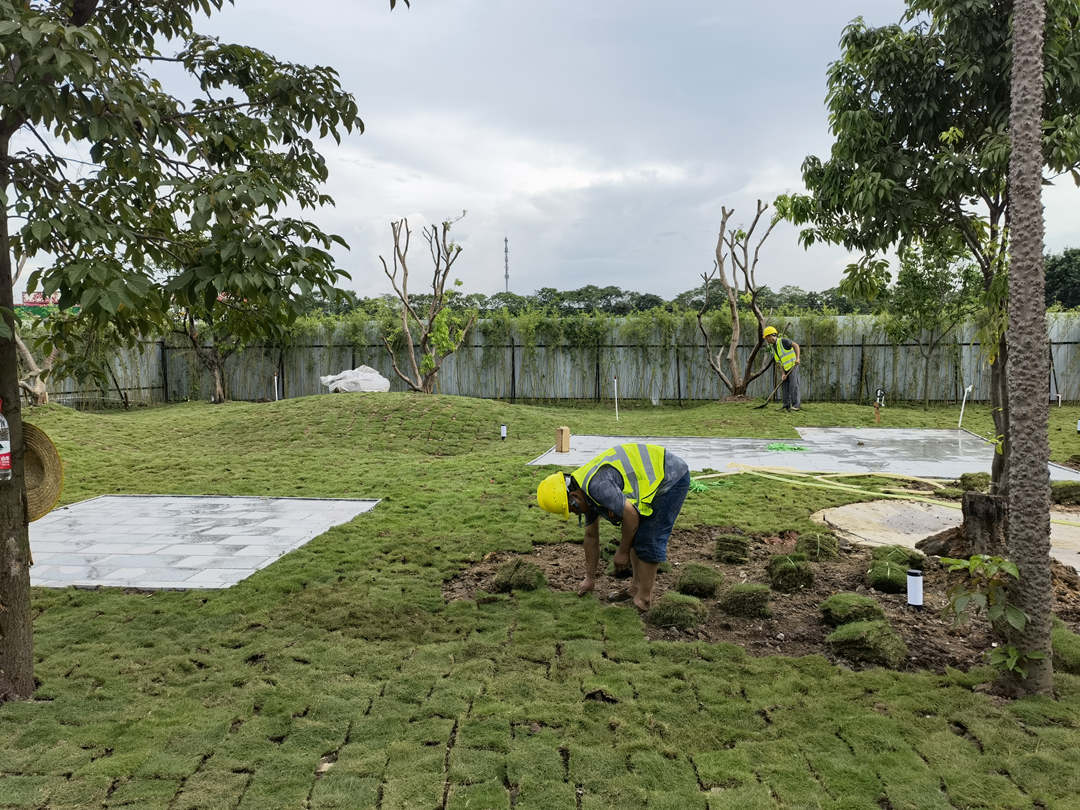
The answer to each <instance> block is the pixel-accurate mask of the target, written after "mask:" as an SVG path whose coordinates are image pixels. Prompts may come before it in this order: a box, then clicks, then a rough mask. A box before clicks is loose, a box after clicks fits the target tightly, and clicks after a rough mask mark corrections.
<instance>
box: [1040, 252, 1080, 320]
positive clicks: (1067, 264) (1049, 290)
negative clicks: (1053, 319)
mask: <svg viewBox="0 0 1080 810" xmlns="http://www.w3.org/2000/svg"><path fill="white" fill-rule="evenodd" d="M1045 262H1046V306H1047V307H1050V306H1054V305H1057V306H1061V307H1064V308H1065V309H1073V308H1075V307H1080V248H1066V249H1065V250H1063V251H1062V252H1061V253H1060V254H1058V255H1055V256H1046V257H1045Z"/></svg>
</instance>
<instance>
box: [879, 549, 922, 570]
mask: <svg viewBox="0 0 1080 810" xmlns="http://www.w3.org/2000/svg"><path fill="white" fill-rule="evenodd" d="M870 559H871V560H872V561H873V562H882V561H887V562H891V563H896V564H897V565H900V566H903V567H904V568H918V569H919V570H920V571H922V570H923V568H924V567H925V566H926V557H925V556H924V555H923V553H922V552H921V551H916V550H915V549H913V548H908V547H907V546H875V547H874V548H873V550H872V551H871V552H870Z"/></svg>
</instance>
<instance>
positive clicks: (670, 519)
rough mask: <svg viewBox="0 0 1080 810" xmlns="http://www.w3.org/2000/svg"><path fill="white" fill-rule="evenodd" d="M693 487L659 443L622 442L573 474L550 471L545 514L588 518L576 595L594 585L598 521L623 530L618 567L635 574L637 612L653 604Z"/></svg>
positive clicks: (543, 497) (631, 591)
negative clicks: (673, 532)
mask: <svg viewBox="0 0 1080 810" xmlns="http://www.w3.org/2000/svg"><path fill="white" fill-rule="evenodd" d="M689 489H690V468H689V467H688V466H687V464H686V462H685V461H683V460H682V459H681V458H679V457H678V456H677V455H675V454H674V453H671V452H668V451H667V450H665V449H664V448H663V447H661V446H660V445H657V444H637V443H629V444H620V445H617V446H615V447H612V448H611V449H609V450H605V451H604V452H603V453H601V454H600V455H598V456H597V457H596V458H594V459H593V460H592V461H590V462H588V463H587V464H585V465H584V466H582V467H579V468H578V469H576V470H574V471H573V472H572V473H570V475H566V474H564V473H561V472H557V473H552V474H551V475H549V476H548V477H547V478H545V479H544V480H543V481H541V482H540V486H539V487H538V488H537V490H536V500H537V502H538V503H539V504H540V507H541V508H542V509H544V510H545V511H547V512H551V513H552V514H555V515H559V516H561V517H562V518H563V519H564V520H565V519H567V518H569V517H570V513H571V512H573V513H575V514H577V515H582V516H584V518H585V579H584V580H582V582H581V584H580V585H579V586H578V589H577V593H578V596H584V595H585V594H587V593H589V592H590V591H591V590H593V588H594V587H596V573H597V566H598V565H599V564H600V517H601V516H603V517H604V518H605V519H607V520H609V521H610V522H611V523H614V524H615V525H620V524H621V526H622V540H621V542H620V543H619V549H618V551H616V552H615V558H614V563H615V567H616V569H619V570H626V566H627V563H629V564H630V567H631V570H632V579H631V580H630V587H629V588H628V589H627V591H628V595H629V596H630V598H632V599H633V600H634V605H635V606H636V607H637V608H638V609H639V610H647V609H648V608H649V607H651V606H652V598H653V587H654V586H655V584H656V570H657V568H658V567H659V566H660V563H662V562H664V561H665V560H666V559H667V544H668V538H670V537H671V529H672V527H673V526H674V525H675V518H677V517H678V516H679V511H680V510H681V509H682V505H683V501H684V500H685V499H686V493H687V492H688V491H689Z"/></svg>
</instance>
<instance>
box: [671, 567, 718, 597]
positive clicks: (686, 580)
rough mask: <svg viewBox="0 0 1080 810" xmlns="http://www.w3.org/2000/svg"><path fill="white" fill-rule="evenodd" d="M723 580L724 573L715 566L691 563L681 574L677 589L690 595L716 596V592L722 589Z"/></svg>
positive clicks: (676, 585) (676, 584)
mask: <svg viewBox="0 0 1080 810" xmlns="http://www.w3.org/2000/svg"><path fill="white" fill-rule="evenodd" d="M723 581H724V575H723V574H721V573H720V572H719V571H717V570H716V569H715V568H710V567H709V566H707V565H701V564H699V563H689V564H688V565H686V566H684V567H683V569H682V571H681V573H680V574H679V579H678V581H676V583H675V590H677V591H678V592H679V593H684V594H687V595H688V596H697V597H710V596H716V592H717V591H718V590H720V583H721V582H723Z"/></svg>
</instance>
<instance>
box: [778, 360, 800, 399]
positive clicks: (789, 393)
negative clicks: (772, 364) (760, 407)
mask: <svg viewBox="0 0 1080 810" xmlns="http://www.w3.org/2000/svg"><path fill="white" fill-rule="evenodd" d="M781 390H782V391H783V394H784V407H785V408H799V407H801V406H802V398H801V397H800V396H799V367H798V366H792V367H791V371H789V372H788V375H787V379H786V380H784V385H783V388H782V389H781Z"/></svg>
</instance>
